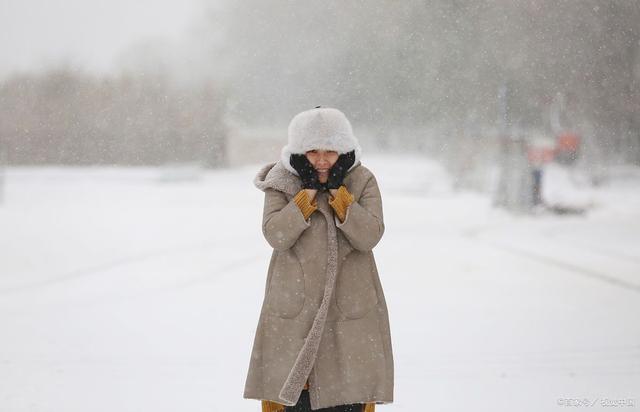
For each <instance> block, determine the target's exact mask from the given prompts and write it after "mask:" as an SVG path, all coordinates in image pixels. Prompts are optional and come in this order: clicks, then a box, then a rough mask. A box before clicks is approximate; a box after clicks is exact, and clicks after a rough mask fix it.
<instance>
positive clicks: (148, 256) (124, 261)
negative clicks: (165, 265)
mask: <svg viewBox="0 0 640 412" xmlns="http://www.w3.org/2000/svg"><path fill="white" fill-rule="evenodd" d="M220 243H222V242H220V241H206V242H200V243H196V244H191V245H185V246H182V247H177V248H175V247H174V248H165V249H157V250H153V251H148V252H143V253H137V254H132V255H129V256H124V257H120V258H117V259H113V260H111V261H107V262H104V263H100V264H97V265H93V266H88V267H84V268H79V269H76V270H72V271H70V272H67V273H63V274H62V275H59V276H54V277H51V278H48V279H43V280H40V281H36V282H31V283H26V284H22V285H17V286H10V287H6V288H3V289H0V296H3V295H11V294H13V293H16V292H25V291H26V292H28V291H32V290H34V289H39V288H43V287H47V286H50V285H54V284H58V283H62V282H67V281H71V280H74V279H78V278H83V277H86V276H91V275H96V274H99V273H101V272H106V271H109V270H112V269H114V268H117V267H120V266H126V265H131V264H136V263H140V262H144V261H148V260H154V259H158V258H161V257H165V256H168V255H176V254H180V253H188V252H192V251H194V250H198V249H209V248H212V247H215V246H219V245H220ZM224 243H227V242H226V241H225V242H224Z"/></svg>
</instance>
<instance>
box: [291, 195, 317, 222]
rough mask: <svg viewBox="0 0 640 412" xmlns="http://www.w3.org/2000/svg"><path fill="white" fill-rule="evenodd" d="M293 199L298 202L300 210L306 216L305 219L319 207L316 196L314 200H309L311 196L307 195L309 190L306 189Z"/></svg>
mask: <svg viewBox="0 0 640 412" xmlns="http://www.w3.org/2000/svg"><path fill="white" fill-rule="evenodd" d="M293 201H294V202H296V204H297V205H298V207H299V208H300V211H301V212H302V215H303V216H304V220H307V219H309V216H311V214H312V213H313V212H315V211H316V209H317V208H318V206H317V203H316V198H315V197H314V198H313V202H310V201H309V196H308V195H307V192H306V191H305V190H304V189H302V190H300V191H299V192H298V193H297V194H296V195H295V196H294V197H293Z"/></svg>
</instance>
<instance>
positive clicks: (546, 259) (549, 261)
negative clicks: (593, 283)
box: [480, 239, 640, 293]
mask: <svg viewBox="0 0 640 412" xmlns="http://www.w3.org/2000/svg"><path fill="white" fill-rule="evenodd" d="M480 240H481V241H483V242H485V243H487V244H490V245H492V246H494V247H496V248H497V249H500V250H503V251H506V252H509V253H511V254H513V255H517V256H522V257H526V258H528V259H531V260H534V261H536V262H538V263H543V264H546V265H549V266H553V267H556V268H559V269H563V270H565V271H568V272H573V273H576V274H578V275H581V276H584V277H590V278H592V279H596V280H599V281H601V282H606V283H608V284H610V285H613V286H617V287H621V288H623V289H626V290H631V291H633V292H637V293H640V285H638V284H635V283H632V282H628V281H626V280H623V279H620V278H617V277H615V276H611V275H608V274H606V273H603V272H600V271H597V270H593V269H589V268H586V267H583V266H580V265H575V264H573V263H570V262H565V261H563V260H560V259H556V258H553V257H550V256H546V255H543V254H540V253H535V252H532V251H530V250H525V249H519V248H516V247H513V246H508V245H505V244H502V243H499V242H495V241H492V240H489V239H480Z"/></svg>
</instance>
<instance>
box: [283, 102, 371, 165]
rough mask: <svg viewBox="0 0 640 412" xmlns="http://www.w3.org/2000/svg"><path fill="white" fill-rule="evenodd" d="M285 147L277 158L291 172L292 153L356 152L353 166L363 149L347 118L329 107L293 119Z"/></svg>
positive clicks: (306, 111)
mask: <svg viewBox="0 0 640 412" xmlns="http://www.w3.org/2000/svg"><path fill="white" fill-rule="evenodd" d="M288 138H289V142H288V144H287V145H286V146H285V147H283V148H282V151H281V156H280V159H281V161H282V164H283V166H284V167H285V168H287V170H289V171H290V172H291V173H293V174H295V175H296V176H297V175H298V172H297V171H296V170H295V169H294V168H293V167H292V166H291V164H290V163H289V157H290V156H291V154H292V153H296V154H304V153H306V152H307V151H309V150H314V149H317V150H335V151H336V152H338V154H343V153H347V152H350V151H352V150H353V151H355V158H356V160H355V162H354V163H353V166H351V168H353V167H355V166H356V165H357V164H358V162H359V160H360V157H361V154H362V149H361V148H360V144H359V143H358V139H357V138H356V137H355V136H354V135H353V129H352V128H351V123H350V122H349V119H347V116H345V115H344V113H342V112H341V111H340V110H338V109H334V108H331V107H320V106H318V107H316V108H313V109H311V110H305V111H304V112H301V113H298V114H297V115H295V116H294V117H293V119H292V120H291V122H290V123H289V130H288Z"/></svg>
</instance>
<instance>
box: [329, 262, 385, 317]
mask: <svg viewBox="0 0 640 412" xmlns="http://www.w3.org/2000/svg"><path fill="white" fill-rule="evenodd" d="M374 271H375V268H374V263H373V260H372V258H371V253H370V252H359V251H355V250H354V251H353V252H351V253H349V254H348V255H347V256H346V257H345V261H344V263H343V264H342V268H341V270H340V273H339V274H338V278H337V279H336V291H335V295H336V306H338V309H339V310H340V312H342V314H343V315H344V316H346V317H347V318H348V319H359V318H362V317H363V316H364V315H366V314H367V313H368V312H369V311H370V310H371V309H373V308H374V307H375V306H376V305H377V304H378V294H377V292H376V287H375V285H374V283H373V275H374Z"/></svg>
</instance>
